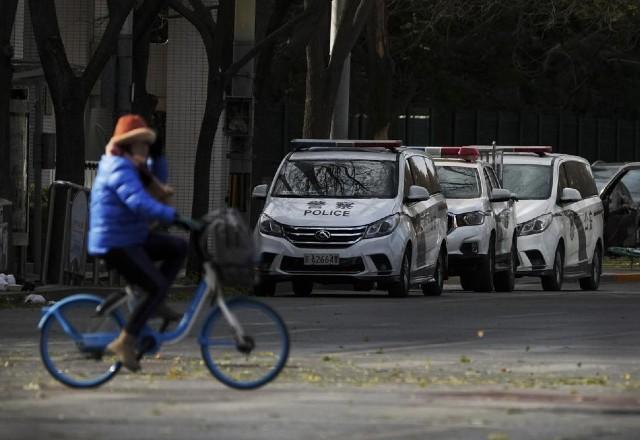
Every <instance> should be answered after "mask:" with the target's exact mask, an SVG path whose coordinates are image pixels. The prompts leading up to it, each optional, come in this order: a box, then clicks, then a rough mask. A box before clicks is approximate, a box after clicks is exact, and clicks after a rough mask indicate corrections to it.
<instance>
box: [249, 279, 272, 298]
mask: <svg viewBox="0 0 640 440" xmlns="http://www.w3.org/2000/svg"><path fill="white" fill-rule="evenodd" d="M253 293H254V295H255V296H274V295H275V294H276V283H275V282H273V281H260V282H259V283H258V284H256V286H255V287H254V288H253Z"/></svg>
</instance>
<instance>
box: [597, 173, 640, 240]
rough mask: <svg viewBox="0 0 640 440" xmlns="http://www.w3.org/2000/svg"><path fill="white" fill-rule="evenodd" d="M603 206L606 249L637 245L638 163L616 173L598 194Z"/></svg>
mask: <svg viewBox="0 0 640 440" xmlns="http://www.w3.org/2000/svg"><path fill="white" fill-rule="evenodd" d="M600 198H601V199H602V204H603V207H604V222H605V223H604V242H605V249H608V248H609V247H612V246H621V247H638V246H639V245H640V236H639V235H640V234H639V232H638V231H639V229H638V226H639V225H640V208H639V206H640V166H639V167H630V168H629V169H628V170H625V171H623V172H621V173H620V174H619V175H617V176H615V177H614V178H613V179H612V180H611V182H609V183H607V185H606V186H605V187H604V188H603V190H602V194H601V195H600Z"/></svg>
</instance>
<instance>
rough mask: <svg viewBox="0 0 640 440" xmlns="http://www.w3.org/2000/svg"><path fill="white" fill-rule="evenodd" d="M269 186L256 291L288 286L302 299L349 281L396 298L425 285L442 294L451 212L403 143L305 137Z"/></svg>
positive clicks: (432, 176) (258, 193)
mask: <svg viewBox="0 0 640 440" xmlns="http://www.w3.org/2000/svg"><path fill="white" fill-rule="evenodd" d="M292 146H293V151H292V152H291V153H289V154H288V155H287V156H286V157H285V158H284V159H283V161H282V163H281V164H280V167H279V168H278V171H277V174H276V176H275V178H274V180H273V182H272V183H271V185H259V186H257V187H255V188H254V191H253V197H254V198H258V199H264V200H265V206H264V210H263V212H262V215H261V216H260V219H259V221H258V224H257V225H256V228H255V235H256V238H257V239H258V242H259V243H260V244H259V249H260V264H259V274H260V278H261V281H260V284H259V285H258V287H257V289H256V293H257V294H260V295H273V294H274V292H275V285H276V283H278V282H281V281H292V283H293V291H294V293H295V294H296V295H298V296H306V295H309V294H311V292H312V290H313V285H314V283H320V284H331V283H350V284H353V286H354V288H355V289H356V290H362V291H366V290H371V289H372V288H373V287H374V283H377V286H378V288H381V289H386V290H387V291H388V293H389V295H391V296H406V295H408V293H409V288H410V287H411V286H414V285H420V286H421V288H422V291H423V293H424V294H425V295H440V294H441V293H442V286H443V280H444V278H445V276H446V275H445V274H446V264H447V263H446V262H447V251H446V249H447V246H446V235H447V205H446V202H445V199H444V196H443V195H442V193H441V191H440V185H439V183H438V178H437V175H436V172H435V168H434V165H433V162H432V161H431V159H429V158H428V157H427V156H426V155H425V154H424V152H419V151H413V150H408V149H404V148H401V147H400V142H399V141H335V140H314V139H300V140H294V141H292Z"/></svg>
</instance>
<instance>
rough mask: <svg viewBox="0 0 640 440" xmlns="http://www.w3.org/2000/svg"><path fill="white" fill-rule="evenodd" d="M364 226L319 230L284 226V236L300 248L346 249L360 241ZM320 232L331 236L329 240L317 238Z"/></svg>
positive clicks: (318, 228) (317, 228)
mask: <svg viewBox="0 0 640 440" xmlns="http://www.w3.org/2000/svg"><path fill="white" fill-rule="evenodd" d="M366 229H367V227H366V226H358V227H353V228H320V227H295V226H285V227H284V236H285V237H286V238H287V240H289V241H290V242H291V243H293V244H294V245H295V246H297V247H301V248H332V249H340V248H347V247H349V246H351V245H352V244H355V243H357V242H358V241H359V240H360V239H362V237H363V235H364V231H365V230H366ZM320 231H326V232H328V233H329V234H331V236H330V238H328V239H326V240H322V239H320V238H318V233H320Z"/></svg>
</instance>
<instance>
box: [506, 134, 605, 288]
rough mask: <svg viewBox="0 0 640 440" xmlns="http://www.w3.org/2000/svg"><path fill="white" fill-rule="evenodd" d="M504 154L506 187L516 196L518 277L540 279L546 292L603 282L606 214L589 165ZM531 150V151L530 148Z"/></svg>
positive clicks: (543, 154) (543, 152) (541, 152)
mask: <svg viewBox="0 0 640 440" xmlns="http://www.w3.org/2000/svg"><path fill="white" fill-rule="evenodd" d="M535 148H536V149H537V152H536V153H523V152H518V153H504V155H503V158H502V167H501V174H502V185H503V187H504V188H507V189H509V190H510V191H512V192H513V193H515V195H516V196H517V198H518V200H519V201H518V202H517V206H516V218H517V222H518V226H517V234H518V258H519V265H518V271H517V275H518V276H523V275H528V276H537V277H540V278H541V279H542V287H543V288H544V290H560V289H561V288H562V282H563V280H564V279H566V278H573V279H578V280H579V281H580V287H581V288H582V289H584V290H596V289H598V286H599V284H600V274H601V271H602V256H603V251H604V247H603V246H604V240H603V223H604V215H603V214H604V210H603V206H602V202H601V200H600V197H599V196H598V190H597V188H596V184H595V182H594V180H593V175H592V174H591V169H590V166H589V163H588V162H587V161H586V160H585V159H583V158H581V157H577V156H570V155H564V154H551V153H550V151H551V148H550V147H548V148H546V149H544V148H540V147H535ZM529 150H533V148H529Z"/></svg>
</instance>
